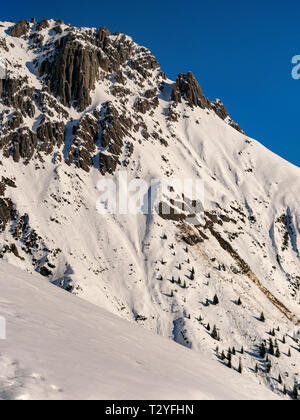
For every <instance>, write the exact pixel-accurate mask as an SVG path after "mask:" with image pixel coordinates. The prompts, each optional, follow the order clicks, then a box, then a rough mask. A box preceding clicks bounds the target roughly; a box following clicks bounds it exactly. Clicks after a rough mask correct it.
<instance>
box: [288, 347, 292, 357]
mask: <svg viewBox="0 0 300 420" xmlns="http://www.w3.org/2000/svg"><path fill="white" fill-rule="evenodd" d="M287 355H288V357H291V349H290V348H289V350H288V354H287Z"/></svg>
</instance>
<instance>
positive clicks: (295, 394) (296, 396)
mask: <svg viewBox="0 0 300 420" xmlns="http://www.w3.org/2000/svg"><path fill="white" fill-rule="evenodd" d="M293 398H294V400H297V399H298V387H297V385H296V384H295V385H294V389H293Z"/></svg>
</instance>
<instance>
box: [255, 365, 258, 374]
mask: <svg viewBox="0 0 300 420" xmlns="http://www.w3.org/2000/svg"><path fill="white" fill-rule="evenodd" d="M255 373H258V364H257V363H256V365H255Z"/></svg>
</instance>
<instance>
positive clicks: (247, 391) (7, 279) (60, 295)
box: [0, 263, 275, 400]
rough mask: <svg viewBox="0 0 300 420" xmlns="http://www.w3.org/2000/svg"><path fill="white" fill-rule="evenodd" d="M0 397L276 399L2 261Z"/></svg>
mask: <svg viewBox="0 0 300 420" xmlns="http://www.w3.org/2000/svg"><path fill="white" fill-rule="evenodd" d="M0 288H1V296H0V308H1V309H0V311H1V315H2V316H4V317H5V318H6V320H7V340H1V341H0V399H2V400H5V399H21V400H25V399H256V398H257V399H275V395H274V394H273V393H271V392H269V391H268V390H267V389H265V388H264V387H262V386H257V384H256V383H255V382H254V381H251V380H249V379H245V378H244V377H243V376H241V375H239V374H238V373H234V372H233V371H230V370H229V369H227V368H225V367H223V366H221V365H220V364H218V363H217V362H213V361H211V360H208V359H207V358H206V357H202V356H201V355H199V354H197V353H195V352H193V351H190V350H187V349H186V348H184V347H182V346H180V345H178V344H176V343H174V342H171V341H169V340H167V339H164V338H161V337H159V336H157V335H155V334H152V333H150V332H148V331H146V330H145V329H143V328H141V327H139V326H137V325H134V324H131V323H129V322H128V321H124V320H122V319H121V318H119V317H117V316H115V315H112V314H111V313H109V312H107V311H105V310H103V309H100V308H98V307H96V306H94V305H92V304H90V303H88V302H86V301H84V300H82V299H80V298H78V297H75V296H73V295H71V294H68V293H67V292H65V291H63V290H60V289H59V288H57V287H55V286H53V285H51V284H49V283H47V282H46V281H45V280H43V279H42V278H40V277H39V276H37V275H36V276H34V275H29V274H25V273H24V272H22V271H21V270H19V269H17V268H15V267H12V266H10V265H8V264H6V263H1V264H0Z"/></svg>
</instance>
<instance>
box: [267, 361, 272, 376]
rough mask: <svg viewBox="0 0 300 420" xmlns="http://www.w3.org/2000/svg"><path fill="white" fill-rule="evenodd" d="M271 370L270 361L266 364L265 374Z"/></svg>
mask: <svg viewBox="0 0 300 420" xmlns="http://www.w3.org/2000/svg"><path fill="white" fill-rule="evenodd" d="M271 368H272V363H271V362H270V361H268V363H267V373H270V372H271Z"/></svg>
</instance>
